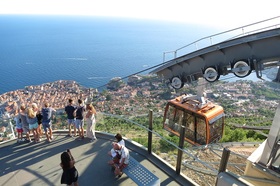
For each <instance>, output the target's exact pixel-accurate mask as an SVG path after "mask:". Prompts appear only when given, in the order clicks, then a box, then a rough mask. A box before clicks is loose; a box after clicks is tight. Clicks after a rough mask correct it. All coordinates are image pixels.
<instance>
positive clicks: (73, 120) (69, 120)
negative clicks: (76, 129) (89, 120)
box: [67, 119, 76, 125]
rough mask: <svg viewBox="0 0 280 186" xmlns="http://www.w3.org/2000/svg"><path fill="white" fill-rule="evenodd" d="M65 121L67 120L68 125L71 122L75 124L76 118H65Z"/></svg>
mask: <svg viewBox="0 0 280 186" xmlns="http://www.w3.org/2000/svg"><path fill="white" fill-rule="evenodd" d="M67 121H68V125H71V124H73V125H75V121H76V119H67Z"/></svg>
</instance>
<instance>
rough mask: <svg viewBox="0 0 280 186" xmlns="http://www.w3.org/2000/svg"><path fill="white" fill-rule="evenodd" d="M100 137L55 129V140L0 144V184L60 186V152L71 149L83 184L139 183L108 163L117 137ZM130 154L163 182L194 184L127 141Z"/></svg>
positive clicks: (103, 135) (13, 185)
mask: <svg viewBox="0 0 280 186" xmlns="http://www.w3.org/2000/svg"><path fill="white" fill-rule="evenodd" d="M97 138H98V139H97V140H96V141H94V142H93V143H91V142H89V139H84V140H82V141H79V140H76V139H75V138H71V137H66V133H63V132H55V133H54V141H52V142H51V143H48V142H46V141H45V140H43V141H41V142H39V143H30V144H29V143H25V142H23V143H21V144H16V141H15V140H13V141H10V142H7V143H4V144H1V145H0V185H1V186H19V185H24V186H41V185H47V186H55V185H61V184H60V178H61V174H62V169H61V167H60V165H59V164H60V154H61V153H62V152H63V151H65V150H66V149H68V148H69V149H71V151H72V155H73V156H74V158H75V160H76V165H75V166H76V168H77V169H78V171H79V185H80V186H88V185H90V186H95V185H96V186H102V185H104V186H105V185H106V186H107V185H110V186H113V185H121V186H124V185H136V184H135V183H134V182H133V181H132V180H131V179H130V178H129V177H127V175H126V174H123V176H122V177H121V178H118V179H117V178H115V176H114V173H113V172H112V171H111V168H110V167H109V166H108V165H107V162H108V160H109V159H110V158H109V156H108V155H107V152H108V151H109V150H110V149H111V142H112V141H113V140H114V136H113V135H110V134H104V133H99V132H97ZM126 146H127V148H128V149H129V150H130V155H131V156H132V157H133V158H134V159H136V160H137V161H138V162H140V163H141V164H142V165H144V166H145V167H146V168H147V169H149V171H151V172H152V173H154V174H155V175H156V176H157V177H158V178H160V182H161V185H193V184H192V183H191V182H190V181H188V180H187V179H186V178H185V177H183V176H179V175H177V174H175V171H174V170H173V169H172V168H171V167H170V166H168V165H167V164H166V163H164V162H162V161H160V160H159V159H158V158H157V157H156V156H154V155H149V154H148V153H147V151H146V150H144V149H143V148H141V147H140V146H139V145H137V144H135V143H133V142H131V141H128V140H126Z"/></svg>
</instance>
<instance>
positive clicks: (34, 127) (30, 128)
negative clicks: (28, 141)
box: [29, 122, 38, 130]
mask: <svg viewBox="0 0 280 186" xmlns="http://www.w3.org/2000/svg"><path fill="white" fill-rule="evenodd" d="M37 128H38V123H37V122H36V123H34V124H29V130H32V129H37Z"/></svg>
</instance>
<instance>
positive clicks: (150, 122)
mask: <svg viewBox="0 0 280 186" xmlns="http://www.w3.org/2000/svg"><path fill="white" fill-rule="evenodd" d="M152 130H153V111H152V110H150V111H149V131H148V153H149V154H151V153H152Z"/></svg>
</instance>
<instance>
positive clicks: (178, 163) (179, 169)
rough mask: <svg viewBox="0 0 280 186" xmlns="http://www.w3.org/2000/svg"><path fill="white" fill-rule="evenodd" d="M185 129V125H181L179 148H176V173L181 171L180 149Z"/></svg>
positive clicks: (182, 144) (182, 145)
mask: <svg viewBox="0 0 280 186" xmlns="http://www.w3.org/2000/svg"><path fill="white" fill-rule="evenodd" d="M185 131H186V128H185V126H181V132H180V139H179V140H180V141H179V147H180V149H178V156H177V165H176V173H177V174H178V175H180V172H181V164H182V155H183V152H182V151H181V149H182V148H183V147H184V141H185Z"/></svg>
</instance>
